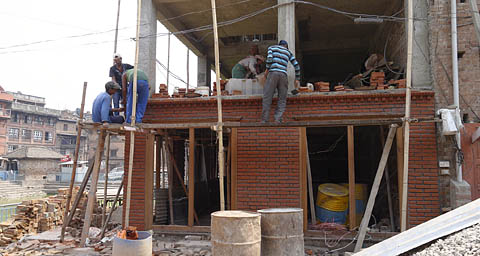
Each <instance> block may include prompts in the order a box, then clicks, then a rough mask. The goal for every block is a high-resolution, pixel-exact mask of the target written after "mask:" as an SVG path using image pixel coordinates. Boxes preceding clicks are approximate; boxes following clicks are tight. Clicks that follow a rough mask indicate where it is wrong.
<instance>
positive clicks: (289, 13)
mask: <svg viewBox="0 0 480 256" xmlns="http://www.w3.org/2000/svg"><path fill="white" fill-rule="evenodd" d="M277 1H278V4H286V3H290V4H287V5H282V6H280V7H278V40H279V41H280V40H286V41H287V42H288V49H289V50H290V52H292V53H293V54H295V27H296V25H295V4H294V3H293V0H277ZM294 88H295V69H294V68H293V66H292V65H288V91H289V92H290V91H292V90H293V89H294Z"/></svg>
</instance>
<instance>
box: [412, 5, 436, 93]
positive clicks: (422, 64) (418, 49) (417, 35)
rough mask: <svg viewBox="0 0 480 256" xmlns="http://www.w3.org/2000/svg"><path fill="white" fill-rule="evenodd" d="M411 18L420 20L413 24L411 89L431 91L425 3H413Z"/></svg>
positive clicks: (431, 81) (426, 6) (426, 8)
mask: <svg viewBox="0 0 480 256" xmlns="http://www.w3.org/2000/svg"><path fill="white" fill-rule="evenodd" d="M405 2H406V1H405ZM413 17H414V18H415V19H421V20H414V22H413V30H414V32H413V33H414V34H413V38H414V41H413V59H412V87H413V88H426V89H432V88H433V80H432V73H431V70H432V69H431V66H430V44H429V34H428V31H429V30H428V23H427V22H425V20H426V19H428V3H427V1H414V4H413Z"/></svg>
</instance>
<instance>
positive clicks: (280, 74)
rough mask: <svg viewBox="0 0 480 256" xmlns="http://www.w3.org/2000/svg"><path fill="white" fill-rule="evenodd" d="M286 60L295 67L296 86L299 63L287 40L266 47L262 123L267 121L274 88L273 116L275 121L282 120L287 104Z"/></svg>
mask: <svg viewBox="0 0 480 256" xmlns="http://www.w3.org/2000/svg"><path fill="white" fill-rule="evenodd" d="M288 62H290V63H292V65H293V67H294V68H295V79H296V80H295V87H298V85H299V84H300V81H299V80H300V65H299V64H298V62H297V60H296V59H295V56H293V54H292V53H291V52H290V51H289V50H288V43H287V41H285V40H280V42H279V44H278V45H273V46H270V47H269V48H268V54H267V62H266V63H267V71H266V72H265V73H266V75H267V82H266V84H265V87H264V88H263V100H262V107H263V108H262V123H266V122H268V119H269V116H270V106H271V105H272V100H273V94H274V93H275V90H278V104H277V109H276V110H275V115H274V118H275V122H276V123H280V122H282V116H283V113H284V112H285V108H286V106H287V92H288V77H287V67H288Z"/></svg>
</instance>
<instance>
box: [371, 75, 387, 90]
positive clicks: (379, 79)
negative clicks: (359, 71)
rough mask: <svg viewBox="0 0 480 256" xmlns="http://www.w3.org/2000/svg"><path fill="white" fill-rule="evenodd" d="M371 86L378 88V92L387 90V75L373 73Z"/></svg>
mask: <svg viewBox="0 0 480 256" xmlns="http://www.w3.org/2000/svg"><path fill="white" fill-rule="evenodd" d="M370 85H371V86H376V88H377V90H384V89H386V88H387V85H385V73H384V72H372V74H371V75H370Z"/></svg>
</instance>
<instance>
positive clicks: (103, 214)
mask: <svg viewBox="0 0 480 256" xmlns="http://www.w3.org/2000/svg"><path fill="white" fill-rule="evenodd" d="M105 141H106V143H107V150H106V151H105V180H104V184H103V208H102V226H103V224H104V223H105V214H106V212H107V194H108V170H109V169H110V168H109V163H110V133H109V132H107V138H106V139H105Z"/></svg>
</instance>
